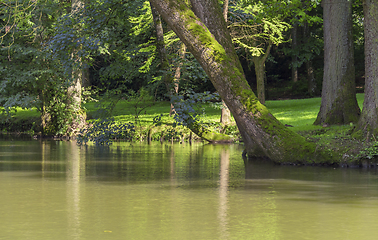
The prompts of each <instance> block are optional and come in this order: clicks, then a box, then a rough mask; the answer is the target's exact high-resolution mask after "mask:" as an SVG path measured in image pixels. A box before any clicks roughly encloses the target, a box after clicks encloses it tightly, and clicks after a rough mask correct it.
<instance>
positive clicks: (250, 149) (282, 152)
mask: <svg viewBox="0 0 378 240" xmlns="http://www.w3.org/2000/svg"><path fill="white" fill-rule="evenodd" d="M196 2H200V3H199V6H195V3H196ZM151 3H152V4H153V5H154V6H155V7H156V8H157V10H158V11H159V12H160V14H161V16H162V17H163V18H164V20H165V21H166V22H167V23H168V24H169V25H170V27H171V28H172V30H174V31H175V32H176V34H177V35H178V36H179V37H180V39H181V40H182V41H183V42H184V43H185V45H186V46H187V48H188V50H189V51H190V52H191V53H192V54H193V55H194V57H195V58H196V59H197V61H198V62H199V63H200V64H201V66H202V68H203V69H204V70H205V71H206V73H207V75H208V76H209V78H210V80H211V81H212V83H213V85H214V86H215V88H216V89H217V91H218V93H219V95H220V96H221V98H222V99H223V100H224V102H225V103H226V104H227V106H228V108H229V109H230V111H231V113H232V114H233V116H234V118H235V121H236V124H237V126H238V128H239V131H240V133H241V135H242V137H243V141H244V144H245V147H246V152H247V153H248V156H253V155H264V156H267V157H269V158H270V159H272V160H273V161H276V162H306V163H312V162H313V161H314V160H315V159H317V157H316V156H317V154H319V155H318V156H320V155H321V152H316V151H315V149H316V147H315V144H314V143H310V142H307V141H306V140H305V139H304V138H303V137H301V136H300V135H298V134H296V133H294V132H292V131H291V130H289V129H288V128H286V127H285V126H284V125H282V124H281V123H280V122H279V121H278V120H277V119H276V118H275V117H274V116H273V115H272V114H271V113H270V112H269V111H268V109H267V108H266V107H265V106H264V105H262V104H261V103H260V102H259V101H258V99H257V97H256V95H255V94H254V93H253V92H252V90H251V88H250V86H249V85H248V83H247V81H246V79H245V76H244V74H243V71H242V68H241V64H240V62H239V59H238V57H237V55H236V52H235V49H234V48H233V45H232V42H231V38H230V35H229V33H228V32H227V28H226V25H225V21H224V19H223V17H222V12H221V9H220V7H219V6H218V2H217V0H206V1H194V2H193V1H192V4H193V8H194V9H196V7H200V8H201V7H202V10H201V11H200V12H199V13H198V14H199V15H200V16H201V12H202V13H206V16H207V17H208V18H213V19H214V20H216V21H211V22H212V23H209V24H208V27H206V25H205V24H204V23H203V22H202V21H201V19H200V18H199V17H198V16H196V14H195V13H194V12H196V10H195V11H194V12H193V11H191V9H190V7H189V6H188V5H187V4H186V3H185V1H178V0H164V1H162V0H151ZM197 9H198V8H197ZM209 30H210V31H209ZM218 34H219V35H220V38H219V40H218V41H217V38H216V36H217V35H218ZM320 159H321V160H323V161H328V162H329V160H330V156H328V157H326V156H322V157H321V158H319V160H320Z"/></svg>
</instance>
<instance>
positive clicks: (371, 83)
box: [356, 0, 378, 140]
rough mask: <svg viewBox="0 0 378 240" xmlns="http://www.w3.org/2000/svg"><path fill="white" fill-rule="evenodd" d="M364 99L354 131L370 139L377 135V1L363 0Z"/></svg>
mask: <svg viewBox="0 0 378 240" xmlns="http://www.w3.org/2000/svg"><path fill="white" fill-rule="evenodd" d="M363 7H364V32H365V100H364V106H363V109H362V113H361V118H360V120H359V121H358V124H357V128H356V130H357V131H356V133H358V132H359V134H358V135H360V136H362V137H365V138H366V139H367V140H370V138H371V137H373V136H374V138H375V139H377V136H378V68H377V63H378V43H377V36H378V1H376V0H364V1H363Z"/></svg>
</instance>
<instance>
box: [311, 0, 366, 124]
mask: <svg viewBox="0 0 378 240" xmlns="http://www.w3.org/2000/svg"><path fill="white" fill-rule="evenodd" d="M322 4H323V16H324V20H323V22H324V77H323V88H322V102H321V106H320V111H319V114H318V117H317V119H316V121H315V123H314V124H323V125H331V124H349V123H350V122H353V123H355V122H357V121H358V118H359V114H360V108H359V107H358V104H357V99H356V87H355V73H354V48H353V35H352V1H349V0H339V1H336V2H335V1H333V0H324V1H323V2H322Z"/></svg>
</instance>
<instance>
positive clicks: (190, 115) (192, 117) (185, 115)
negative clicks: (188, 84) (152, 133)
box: [171, 90, 219, 126]
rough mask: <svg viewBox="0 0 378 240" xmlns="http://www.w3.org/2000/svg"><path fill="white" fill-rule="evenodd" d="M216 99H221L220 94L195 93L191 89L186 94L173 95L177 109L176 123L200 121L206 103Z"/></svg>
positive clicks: (191, 123)
mask: <svg viewBox="0 0 378 240" xmlns="http://www.w3.org/2000/svg"><path fill="white" fill-rule="evenodd" d="M214 100H219V95H218V94H215V93H214V94H211V93H210V92H204V93H195V92H193V91H190V90H189V91H187V92H186V94H185V95H178V96H172V98H171V102H172V104H173V105H174V109H175V115H174V119H175V121H176V123H177V124H179V125H183V126H191V125H193V124H194V123H196V122H199V119H200V118H199V116H200V115H204V114H205V108H204V104H205V103H209V102H210V101H214Z"/></svg>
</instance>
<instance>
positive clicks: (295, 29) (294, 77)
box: [291, 23, 298, 82]
mask: <svg viewBox="0 0 378 240" xmlns="http://www.w3.org/2000/svg"><path fill="white" fill-rule="evenodd" d="M297 32H298V24H296V23H294V24H293V28H292V29H291V39H292V42H291V49H292V50H294V51H293V55H292V59H291V64H292V67H291V80H292V81H293V82H298V68H297V61H298V59H297V55H296V54H295V52H296V51H297V47H298V41H297V40H298V36H297Z"/></svg>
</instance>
